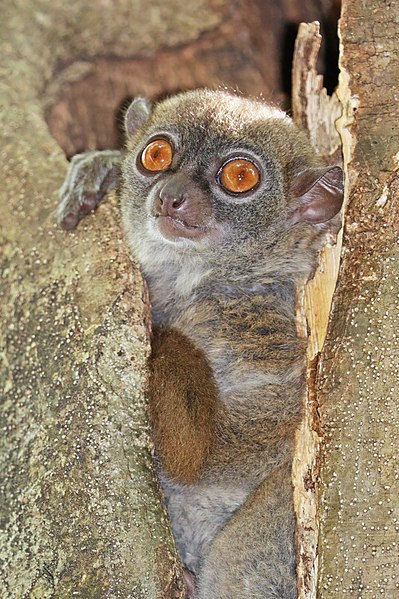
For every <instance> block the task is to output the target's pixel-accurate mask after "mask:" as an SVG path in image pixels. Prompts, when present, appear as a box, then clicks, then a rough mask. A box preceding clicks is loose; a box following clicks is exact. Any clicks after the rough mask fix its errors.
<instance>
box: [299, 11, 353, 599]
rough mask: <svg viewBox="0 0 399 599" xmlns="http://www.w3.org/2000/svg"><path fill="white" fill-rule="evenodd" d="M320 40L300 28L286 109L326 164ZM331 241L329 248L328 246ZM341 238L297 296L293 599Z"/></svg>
mask: <svg viewBox="0 0 399 599" xmlns="http://www.w3.org/2000/svg"><path fill="white" fill-rule="evenodd" d="M320 44H321V36H320V34H319V24H318V23H309V24H305V23H302V24H301V26H300V28H299V31H298V36H297V40H296V47H295V56H294V63H293V70H292V74H293V83H292V88H293V89H292V92H293V93H292V108H293V118H294V120H295V122H296V123H297V124H298V125H300V126H302V127H303V128H304V129H306V130H307V131H308V133H309V137H310V140H311V143H312V145H313V147H314V148H315V150H316V151H317V153H318V154H319V155H320V156H322V157H323V159H324V160H325V161H326V162H330V163H332V164H336V163H339V161H340V138H339V135H338V132H337V130H336V128H335V121H336V119H337V118H338V116H339V115H340V112H341V107H340V103H339V100H338V98H337V96H336V95H335V94H333V95H332V96H331V97H329V96H328V95H327V92H326V90H325V88H323V77H322V76H321V75H318V73H317V66H316V65H317V59H318V53H319V50H320ZM334 242H335V243H334ZM340 248H341V235H338V238H337V239H335V238H334V237H331V239H330V243H329V244H328V245H326V247H325V248H324V249H323V251H322V253H321V256H320V266H319V268H318V270H317V272H316V274H315V276H314V277H313V279H312V280H311V281H310V282H309V283H308V284H307V285H306V286H305V289H304V290H303V292H302V293H301V294H300V297H299V306H298V307H299V311H298V312H299V313H298V318H299V322H300V326H301V328H302V334H303V335H306V334H308V369H307V396H306V397H305V398H304V401H305V416H304V420H303V422H302V425H301V428H300V430H299V431H298V435H297V444H296V452H295V459H294V464H293V478H294V502H295V510H296V514H297V546H298V551H297V571H298V589H299V597H300V598H302V599H304V598H307V599H310V598H314V597H315V592H316V583H317V566H318V560H317V552H318V546H317V545H318V533H319V521H318V487H317V479H318V474H319V451H320V441H321V432H320V424H319V418H318V414H317V397H316V394H315V380H314V379H315V374H316V368H317V361H318V356H319V352H320V350H321V348H322V347H323V343H324V339H325V335H326V330H327V324H328V317H329V312H330V308H331V301H332V295H333V292H334V288H335V284H336V280H337V275H338V265H339V258H340Z"/></svg>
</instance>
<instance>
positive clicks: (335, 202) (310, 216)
mask: <svg viewBox="0 0 399 599" xmlns="http://www.w3.org/2000/svg"><path fill="white" fill-rule="evenodd" d="M290 196H291V198H292V200H291V201H292V212H291V222H292V224H294V223H297V222H306V223H311V224H314V225H318V224H321V223H325V222H327V221H329V220H331V219H332V218H333V217H334V216H335V215H336V214H338V212H339V211H340V210H341V206H342V202H343V198H344V184H343V174H342V169H341V168H340V167H339V166H330V167H320V168H312V169H308V170H306V171H303V172H302V173H299V175H296V177H295V178H294V180H293V182H292V185H291V189H290Z"/></svg>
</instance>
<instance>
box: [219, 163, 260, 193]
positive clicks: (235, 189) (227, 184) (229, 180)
mask: <svg viewBox="0 0 399 599" xmlns="http://www.w3.org/2000/svg"><path fill="white" fill-rule="evenodd" d="M259 181H260V172H259V170H258V169H257V167H256V166H255V165H254V163H253V162H251V161H250V160H246V159H245V158H234V159H233V160H230V161H229V162H226V164H225V165H224V166H223V167H222V170H221V171H220V183H221V184H222V186H223V187H224V188H225V189H226V191H230V192H232V193H244V192H245V191H250V190H251V189H253V188H254V187H255V186H256V185H257V184H258V183H259Z"/></svg>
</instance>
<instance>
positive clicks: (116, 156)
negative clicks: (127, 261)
mask: <svg viewBox="0 0 399 599" xmlns="http://www.w3.org/2000/svg"><path fill="white" fill-rule="evenodd" d="M125 126H126V135H127V145H126V150H125V151H124V152H123V153H120V152H117V151H104V152H97V151H95V152H88V153H86V154H82V155H78V156H76V157H75V158H74V159H73V160H72V163H71V167H70V170H69V173H68V176H67V179H66V181H65V183H64V186H63V188H62V190H61V201H60V205H59V211H58V220H59V222H60V223H61V224H62V226H64V228H73V227H74V226H75V225H76V224H77V222H78V221H79V219H80V218H81V217H82V216H83V215H84V214H86V213H87V212H89V211H91V210H92V209H93V208H95V207H96V205H97V204H98V203H99V202H100V200H101V199H102V198H103V196H104V195H105V194H106V193H107V191H109V190H110V189H112V188H114V187H116V186H117V185H118V184H120V187H121V210H122V218H123V225H124V229H125V232H126V238H127V241H128V243H129V245H130V247H131V249H132V252H133V254H134V256H135V257H136V258H137V260H138V261H139V262H140V264H141V268H142V271H143V273H144V276H145V279H146V281H147V284H148V287H149V292H150V299H151V303H152V310H153V325H154V330H153V346H152V358H151V371H152V375H151V382H150V394H149V395H150V397H149V414H150V421H151V425H152V430H153V436H154V441H155V446H156V452H157V460H158V467H159V474H160V480H161V484H162V487H163V491H164V494H165V499H166V504H167V508H168V512H169V516H170V519H171V523H172V527H173V531H174V535H175V538H176V543H177V547H178V550H179V552H180V555H181V558H182V560H183V563H184V565H185V567H186V580H187V584H188V588H189V593H190V596H192V597H195V598H196V599H249V598H251V599H268V598H275V599H291V598H294V597H296V577H295V547H294V514H293V505H292V483H291V462H292V457H293V444H294V435H295V431H296V429H297V427H298V423H299V422H300V420H301V404H302V398H303V387H304V359H305V345H304V341H303V339H301V338H300V337H299V336H298V334H297V327H296V320H295V294H296V287H297V286H298V285H299V284H303V282H304V281H305V280H306V279H307V278H308V277H309V276H311V274H312V272H313V271H314V268H315V265H316V263H317V255H318V251H319V250H320V248H321V246H322V245H323V243H324V240H325V236H326V233H327V232H328V231H329V230H330V229H331V227H336V225H337V219H339V216H338V213H339V211H340V208H341V204H342V197H343V183H342V171H341V169H340V167H338V166H326V165H324V164H322V163H321V162H320V160H319V159H318V157H317V156H316V154H315V152H314V151H313V150H312V148H311V146H310V143H309V140H308V138H307V136H306V135H305V134H304V133H303V132H301V131H300V130H299V129H298V128H297V127H296V126H295V125H294V123H293V122H292V120H291V119H290V118H289V117H287V116H286V114H285V113H283V112H282V111H280V110H279V109H277V108H274V107H272V106H269V105H267V104H265V103H264V102H261V101H258V100H250V99H244V98H242V97H238V96H235V95H230V94H228V93H225V92H222V91H210V90H199V91H192V92H187V93H183V94H180V95H177V96H175V97H172V98H170V99H167V100H165V101H163V102H160V103H158V104H157V105H155V106H151V105H150V103H148V102H147V101H146V100H144V99H141V98H139V99H136V100H134V101H133V103H132V104H131V105H130V107H129V109H128V110H127V113H126V117H125Z"/></svg>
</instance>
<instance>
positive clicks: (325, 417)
mask: <svg viewBox="0 0 399 599" xmlns="http://www.w3.org/2000/svg"><path fill="white" fill-rule="evenodd" d="M398 16H399V3H398V1H397V0H394V1H391V2H384V1H383V0H373V1H371V2H367V3H364V2H363V3H362V2H356V0H344V2H343V7H342V16H341V21H340V28H339V32H340V40H341V49H340V69H341V75H340V83H339V91H338V94H339V98H340V101H341V104H342V117H341V119H340V121H339V131H340V134H341V138H342V145H343V154H344V165H345V171H346V211H345V227H344V236H343V249H342V261H341V268H340V274H339V278H338V284H337V289H336V292H335V295H334V301H333V309H332V313H331V319H330V326H329V330H328V335H327V339H326V343H325V346H324V350H323V353H322V355H321V359H320V362H319V367H318V375H317V380H316V388H317V395H318V404H319V412H320V421H321V428H322V430H323V447H322V452H321V469H320V479H321V482H320V505H321V514H320V552H319V553H320V557H319V560H320V563H319V569H320V575H319V582H318V593H319V596H320V597H321V598H323V599H326V598H328V597H333V596H334V597H337V595H338V596H357V597H363V596H370V597H374V596H377V595H378V596H384V597H388V598H392V599H393V598H394V597H397V596H398V588H399V582H398V581H399V561H398V544H399V528H398V516H399V478H398V475H397V474H398V472H399V459H398V451H397V449H398V447H397V443H398V437H397V431H398V425H399V418H398V414H399V390H398V371H399V345H398V336H397V331H398V322H399V298H398V279H399V267H398V264H399V247H398V240H399V235H398V233H399V205H398V191H399V177H398V175H399V169H398V160H399V130H398V122H399V103H398V97H399V47H398V39H399V18H398Z"/></svg>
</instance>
